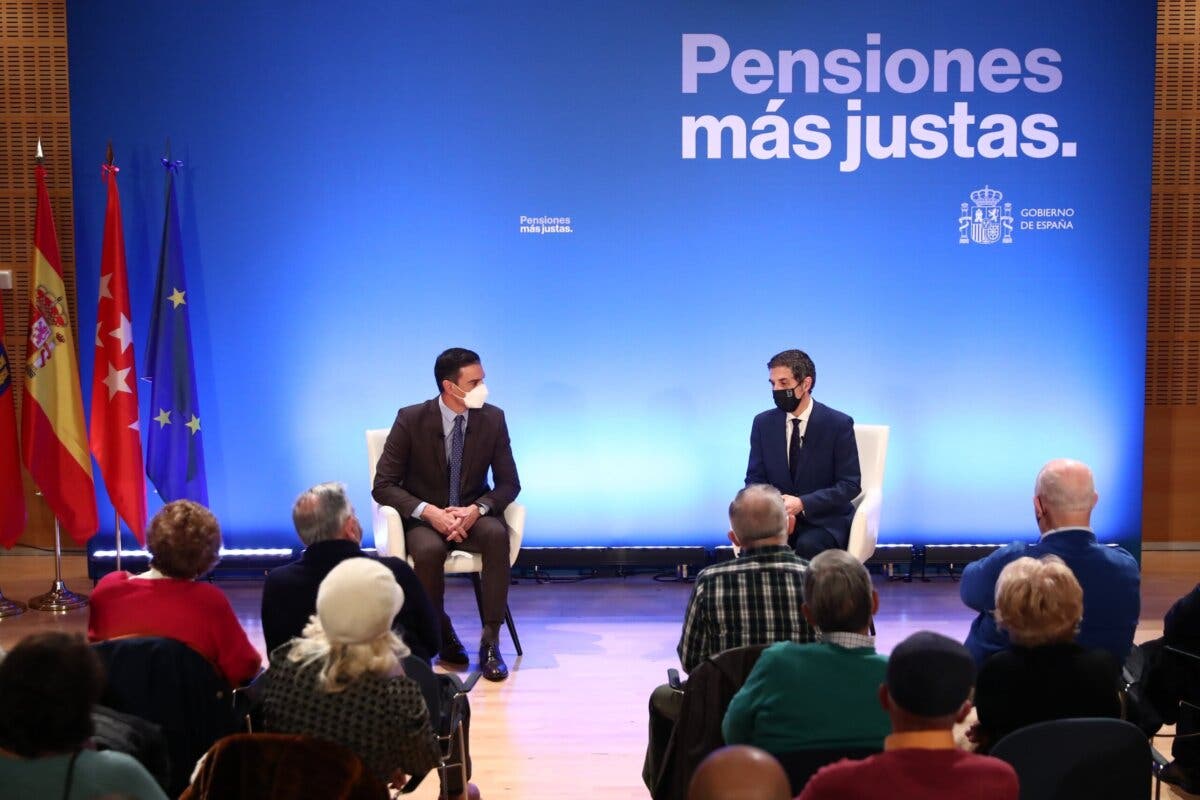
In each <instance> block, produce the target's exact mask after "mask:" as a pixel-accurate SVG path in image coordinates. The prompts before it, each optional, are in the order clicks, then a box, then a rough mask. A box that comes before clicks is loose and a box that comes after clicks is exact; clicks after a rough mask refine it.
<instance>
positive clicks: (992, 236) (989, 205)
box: [958, 186, 1013, 244]
mask: <svg viewBox="0 0 1200 800" xmlns="http://www.w3.org/2000/svg"><path fill="white" fill-rule="evenodd" d="M1003 199H1004V193H1003V192H1001V191H1000V190H999V189H992V188H991V187H989V186H984V187H983V188H982V189H976V190H975V191H973V192H971V203H970V204H969V205H968V204H967V203H963V204H962V205H961V206H960V212H959V217H958V243H959V244H967V243H968V242H975V243H976V244H995V243H996V242H997V241H999V242H1000V243H1002V244H1012V240H1013V239H1012V230H1013V216H1012V203H1005V204H1004V206H1003V213H1001V205H1000V201H1001V200H1003Z"/></svg>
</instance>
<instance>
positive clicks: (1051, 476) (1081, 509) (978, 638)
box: [959, 458, 1141, 664]
mask: <svg viewBox="0 0 1200 800" xmlns="http://www.w3.org/2000/svg"><path fill="white" fill-rule="evenodd" d="M1098 499H1099V496H1098V495H1097V494H1096V486H1095V481H1094V480H1093V478H1092V471H1091V469H1089V468H1088V466H1087V465H1086V464H1083V463H1081V462H1079V461H1073V460H1071V459H1066V458H1060V459H1055V460H1054V461H1051V462H1049V463H1048V464H1046V466H1044V467H1042V470H1041V472H1039V473H1038V476H1037V482H1036V484H1035V487H1034V496H1033V513H1034V517H1035V518H1036V519H1037V525H1038V530H1039V531H1041V538H1040V539H1039V540H1038V541H1037V542H1034V543H1032V544H1029V543H1026V542H1014V543H1012V544H1010V545H1007V546H1006V547H1002V548H1000V549H999V550H997V551H996V552H994V553H992V554H991V555H989V556H988V557H987V558H984V559H981V560H979V561H976V562H975V563H973V564H970V565H968V566H967V568H966V569H965V570H963V576H962V583H961V585H960V589H959V590H960V593H961V595H962V600H963V602H964V603H966V604H967V606H969V607H970V608H973V609H975V610H976V611H978V612H979V615H978V616H977V617H976V618H975V621H974V622H972V623H971V631H970V633H968V634H967V640H966V642H965V644H966V646H967V649H968V650H970V651H971V655H972V656H973V657H974V658H975V662H976V663H977V664H983V662H984V661H985V660H986V659H987V657H988V656H990V655H992V654H993V653H997V652H999V651H1001V650H1005V649H1007V648H1008V646H1009V640H1008V634H1006V633H1005V632H1004V631H1002V630H1001V629H1000V628H999V627H998V626H997V625H996V619H995V616H994V612H995V610H996V581H997V580H998V579H999V577H1000V571H1001V570H1003V569H1004V567H1005V566H1006V565H1008V564H1009V563H1010V562H1012V561H1015V560H1017V559H1018V558H1021V557H1022V556H1030V557H1032V558H1041V557H1042V556H1045V555H1056V556H1058V557H1059V558H1061V559H1062V560H1063V561H1064V562H1066V564H1067V566H1068V567H1070V568H1071V571H1072V572H1073V573H1075V577H1076V578H1077V579H1078V580H1079V583H1080V585H1081V586H1082V587H1083V621H1082V623H1080V626H1079V634H1078V636H1077V637H1076V641H1077V642H1078V643H1079V644H1081V645H1083V646H1084V647H1089V648H1096V649H1101V650H1105V651H1107V652H1109V653H1111V654H1112V656H1113V658H1115V659H1116V660H1117V663H1118V664H1124V663H1125V659H1126V658H1127V657H1128V655H1129V650H1130V648H1131V647H1132V646H1133V632H1134V630H1135V629H1136V628H1137V622H1138V613H1139V611H1140V610H1141V594H1140V592H1141V574H1140V572H1139V569H1138V563H1137V561H1136V560H1135V559H1134V557H1133V556H1131V555H1130V554H1129V553H1128V552H1127V551H1126V550H1124V549H1122V548H1120V547H1109V546H1107V545H1103V544H1100V543H1099V542H1097V541H1096V534H1095V533H1094V532H1093V531H1092V527H1091V518H1092V509H1094V508H1095V507H1096V502H1097V500H1098Z"/></svg>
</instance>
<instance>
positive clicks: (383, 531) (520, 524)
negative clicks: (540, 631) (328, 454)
mask: <svg viewBox="0 0 1200 800" xmlns="http://www.w3.org/2000/svg"><path fill="white" fill-rule="evenodd" d="M388 433H389V429H388V428H373V429H370V430H368V431H367V461H368V462H369V468H370V485H372V486H374V485H375V467H376V466H377V465H378V464H379V457H380V456H381V455H383V446H384V444H386V443H387V437H388ZM371 522H372V530H373V533H374V537H375V551H376V552H377V553H379V555H381V556H393V557H395V558H402V559H404V560H405V561H407V562H408V563H409V564H411V563H412V558H410V557H409V555H408V549H407V548H406V547H405V544H404V526H403V525H402V524H401V522H400V512H399V511H397V510H396V509H394V508H392V507H391V506H381V505H379V503H376V502H375V500H374V498H372V499H371ZM504 524H505V525H507V526H508V563H509V566H512V565H513V564H515V563H516V561H517V554H518V553H520V552H521V539H522V538H523V536H524V535H525V506H523V505H521V504H520V503H509V505H508V508H506V509H504ZM481 572H483V557H482V556H480V555H479V554H477V553H468V552H467V551H465V550H451V551H450V552H449V553H448V554H447V555H446V574H447V575H464V574H469V575H470V576H471V582H472V584H474V587H475V601H476V603H477V604H478V605H479V611H480V615H481V616H480V620H481V621H482V614H483V605H482V599H481V596H480V585H479V574H480V573H481ZM504 621H505V622H506V623H507V624H508V633H509V635H510V636H512V640H513V646H514V647H515V648H516V651H517V655H523V652H522V650H521V640H520V639H518V638H517V628H516V625H514V624H513V618H512V612H511V611H510V610H509V609H507V608H506V609H505V610H504Z"/></svg>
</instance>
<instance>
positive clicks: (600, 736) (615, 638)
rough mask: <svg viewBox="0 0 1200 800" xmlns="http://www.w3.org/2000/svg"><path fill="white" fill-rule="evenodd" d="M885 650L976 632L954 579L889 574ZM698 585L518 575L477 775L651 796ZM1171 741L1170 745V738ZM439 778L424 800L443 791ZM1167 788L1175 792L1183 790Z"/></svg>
mask: <svg viewBox="0 0 1200 800" xmlns="http://www.w3.org/2000/svg"><path fill="white" fill-rule="evenodd" d="M1143 568H1144V572H1143V585H1142V622H1141V625H1140V626H1139V628H1138V634H1137V639H1138V641H1145V640H1147V639H1152V638H1154V637H1156V636H1159V635H1160V634H1161V633H1162V616H1163V613H1164V612H1165V611H1166V609H1167V608H1168V607H1169V606H1170V604H1171V603H1172V602H1174V600H1175V599H1176V598H1178V597H1180V596H1182V595H1183V594H1184V593H1186V592H1187V591H1190V590H1191V588H1192V587H1193V586H1195V584H1196V582H1197V581H1198V580H1200V553H1163V552H1152V553H1146V554H1145V561H1144V564H1143ZM52 573H53V566H52V563H51V561H50V559H49V558H48V557H46V556H42V555H25V556H22V555H15V554H13V555H0V589H2V590H3V591H4V593H5V595H6V596H8V597H10V598H13V599H17V600H26V599H28V598H29V597H30V596H32V595H34V594H38V593H40V592H43V591H45V590H46V589H47V588H49V585H50V582H51V577H52ZM64 576H65V578H66V579H67V583H68V585H69V586H70V587H71V588H73V589H75V590H76V591H87V590H88V588H89V586H90V583H89V582H88V581H87V579H86V569H85V566H84V563H83V559H82V557H79V556H73V557H68V558H66V559H64ZM219 585H220V586H221V588H222V589H223V590H225V592H226V593H227V594H228V595H229V598H230V600H231V601H232V603H233V606H234V609H235V610H236V611H237V615H238V617H239V619H240V620H241V622H242V624H243V626H245V628H246V631H247V632H248V633H249V635H250V639H251V641H253V642H255V644H256V645H257V646H258V647H259V648H260V649H262V630H261V624H260V621H259V600H260V596H261V584H260V583H259V582H257V581H222V582H221V583H220V584H219ZM876 586H877V588H878V589H879V593H880V607H879V616H878V617H877V619H876V627H877V629H878V631H879V649H880V651H881V652H890V651H891V649H892V647H894V646H895V644H896V643H897V642H899V641H900V640H901V639H903V638H904V637H905V636H907V635H908V634H910V633H912V632H913V631H917V630H922V629H929V630H935V631H939V632H942V633H944V634H946V635H948V636H953V637H955V638H960V639H961V638H962V637H963V636H965V634H966V632H967V629H968V627H969V626H970V622H971V619H972V616H973V615H972V614H971V613H969V612H968V611H967V610H966V609H965V608H964V607H963V606H962V605H961V603H960V602H959V599H958V587H957V584H956V583H954V582H952V581H951V580H950V579H948V578H946V577H941V578H937V579H934V580H933V581H931V582H929V583H921V582H917V581H914V582H913V583H903V582H898V581H895V582H893V581H887V580H884V579H882V578H877V579H876ZM690 590H691V587H690V585H688V584H684V583H660V582H656V581H654V580H652V579H651V578H650V577H648V576H637V577H630V578H604V579H594V580H586V581H581V582H577V583H548V584H540V585H539V584H535V583H533V582H532V581H529V582H525V581H523V582H521V583H520V584H519V585H514V586H513V587H512V591H511V593H510V605H511V607H512V610H513V616H514V617H515V619H516V623H517V632H518V634H519V635H520V637H521V643H522V645H523V647H524V650H525V655H524V656H523V657H522V658H517V657H516V655H515V652H514V651H513V649H512V646H511V642H510V641H509V640H508V636H507V633H505V634H503V636H502V645H503V647H504V652H505V657H506V658H507V659H508V663H509V667H510V668H511V670H512V675H511V677H510V678H509V679H508V680H507V681H505V682H503V683H499V684H489V683H487V682H485V681H480V683H479V684H478V685H477V686H476V688H475V689H474V691H473V692H472V693H471V704H472V709H473V722H472V730H471V734H472V735H471V739H472V743H471V750H472V754H473V758H474V763H475V778H474V780H475V783H476V784H478V786H479V788H480V791H481V793H482V795H483V797H484V798H485V800H487V799H488V798H521V799H522V800H534V799H536V798H613V799H614V800H615V799H616V798H622V799H624V798H643V797H646V796H647V792H646V790H645V789H644V788H643V786H642V784H641V766H642V757H643V754H644V752H645V744H646V703H647V698H648V696H649V694H650V691H651V690H652V689H653V688H654V687H655V686H656V685H657V684H659V683H662V682H663V681H664V680H665V679H666V670H667V668H668V667H672V666H675V667H677V666H678V662H677V658H676V655H675V645H676V643H677V641H678V638H679V629H680V625H681V621H682V616H683V610H684V607H685V606H686V605H687V599H688V593H689V592H690ZM447 603H448V606H449V608H450V611H451V613H452V614H453V615H454V618H455V619H456V620H458V624H457V628H458V632H459V635H460V636H461V637H462V638H463V641H464V642H470V641H471V640H472V639H473V638H474V637H475V636H477V635H478V624H477V620H478V616H477V614H476V611H475V604H474V597H473V595H472V592H471V588H470V585H469V583H466V582H465V581H463V582H460V581H451V582H450V586H448V588H447ZM86 624H87V614H86V610H81V611H76V612H71V613H69V614H66V615H64V616H61V617H54V616H50V615H47V614H43V613H34V612H28V613H26V614H24V615H22V616H20V617H15V618H12V619H7V620H2V621H0V646H3V647H6V648H7V647H11V646H12V645H13V644H14V643H15V642H16V641H17V640H19V639H20V638H21V637H22V636H24V635H26V634H28V633H29V632H31V631H34V630H41V629H63V630H71V631H80V632H82V631H84V630H85V628H86ZM1159 746H1160V749H1168V748H1169V743H1167V742H1165V741H1160V742H1159ZM436 785H437V784H436V782H426V785H423V786H422V787H421V789H420V790H419V791H417V792H416V793H414V794H413V795H412V797H413V798H414V800H425V799H426V798H433V797H436V794H437V792H436ZM1169 789H1170V787H1164V792H1163V796H1164V797H1188V796H1189V795H1183V794H1172V793H1171V792H1170V791H1168V790H1169Z"/></svg>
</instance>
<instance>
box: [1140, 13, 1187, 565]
mask: <svg viewBox="0 0 1200 800" xmlns="http://www.w3.org/2000/svg"><path fill="white" fill-rule="evenodd" d="M1198 6H1200V2H1197V0H1159V3H1158V48H1157V59H1156V64H1155V98H1154V160H1153V163H1154V166H1153V186H1152V199H1151V204H1150V286H1149V297H1148V303H1149V306H1148V308H1147V318H1146V444H1145V451H1144V456H1143V459H1144V463H1143V476H1142V481H1143V484H1142V485H1143V489H1142V536H1143V540H1144V541H1146V542H1151V543H1154V542H1164V543H1170V544H1174V545H1190V544H1195V545H1197V546H1200V10H1198Z"/></svg>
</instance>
